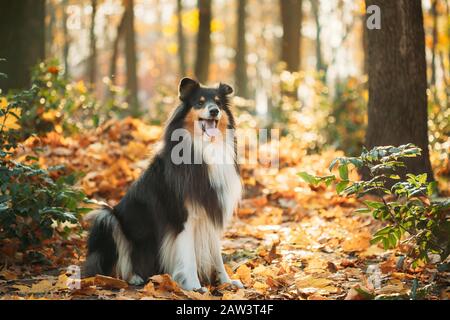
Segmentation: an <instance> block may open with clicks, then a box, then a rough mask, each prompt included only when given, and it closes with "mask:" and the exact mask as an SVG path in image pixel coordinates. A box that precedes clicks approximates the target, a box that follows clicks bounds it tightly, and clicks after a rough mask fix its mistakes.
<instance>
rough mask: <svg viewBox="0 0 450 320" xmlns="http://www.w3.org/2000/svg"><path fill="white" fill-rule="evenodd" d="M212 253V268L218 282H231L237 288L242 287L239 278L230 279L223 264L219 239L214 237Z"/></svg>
mask: <svg viewBox="0 0 450 320" xmlns="http://www.w3.org/2000/svg"><path fill="white" fill-rule="evenodd" d="M211 253H212V255H213V259H214V268H215V271H216V275H217V279H218V280H219V283H220V284H222V283H231V284H232V285H235V286H237V287H238V288H243V287H244V286H243V284H242V282H241V281H239V280H231V279H230V276H229V275H228V273H227V271H226V270H225V265H224V264H223V258H222V251H221V245H220V239H219V238H217V239H215V243H214V245H213V246H212V252H211Z"/></svg>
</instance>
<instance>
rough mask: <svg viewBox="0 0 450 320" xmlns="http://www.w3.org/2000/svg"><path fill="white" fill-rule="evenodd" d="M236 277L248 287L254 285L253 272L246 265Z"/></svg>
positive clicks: (239, 270) (240, 267)
mask: <svg viewBox="0 0 450 320" xmlns="http://www.w3.org/2000/svg"><path fill="white" fill-rule="evenodd" d="M235 275H236V276H237V277H238V278H239V279H240V280H241V281H242V282H243V283H244V284H246V285H250V284H251V283H252V273H251V270H250V268H249V267H247V266H246V265H245V264H243V265H241V266H239V268H238V269H237V270H236V273H235Z"/></svg>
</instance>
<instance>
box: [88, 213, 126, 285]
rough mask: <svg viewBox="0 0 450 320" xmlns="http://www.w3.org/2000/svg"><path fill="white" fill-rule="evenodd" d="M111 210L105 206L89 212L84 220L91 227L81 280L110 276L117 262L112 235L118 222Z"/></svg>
mask: <svg viewBox="0 0 450 320" xmlns="http://www.w3.org/2000/svg"><path fill="white" fill-rule="evenodd" d="M112 210H113V209H112V208H110V207H106V206H105V207H104V208H102V209H99V210H94V211H91V212H90V213H89V214H87V215H86V216H85V218H84V220H85V221H87V222H92V227H91V231H90V234H89V239H88V254H87V258H86V262H85V263H84V265H83V268H82V271H81V275H82V277H83V278H87V277H92V276H95V275H97V274H101V275H110V274H111V273H112V270H113V268H114V265H115V264H116V262H117V257H118V254H117V247H116V243H115V241H114V234H113V233H114V229H115V228H116V226H117V224H118V221H117V220H116V217H115V216H114V215H113V214H112Z"/></svg>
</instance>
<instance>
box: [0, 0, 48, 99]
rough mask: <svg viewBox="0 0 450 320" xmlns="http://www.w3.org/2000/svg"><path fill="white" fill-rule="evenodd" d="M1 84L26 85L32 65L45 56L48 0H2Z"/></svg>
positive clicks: (19, 86) (4, 88)
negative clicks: (46, 3) (2, 75)
mask: <svg viewBox="0 0 450 320" xmlns="http://www.w3.org/2000/svg"><path fill="white" fill-rule="evenodd" d="M0 39H1V42H2V43H1V45H0V59H6V61H0V72H3V73H6V74H7V75H8V79H3V78H0V88H1V89H2V90H3V91H4V92H6V91H8V90H10V89H25V88H27V87H29V85H30V80H31V72H30V71H31V68H32V67H33V66H35V65H36V64H37V63H38V62H40V61H42V60H43V59H45V0H14V1H0Z"/></svg>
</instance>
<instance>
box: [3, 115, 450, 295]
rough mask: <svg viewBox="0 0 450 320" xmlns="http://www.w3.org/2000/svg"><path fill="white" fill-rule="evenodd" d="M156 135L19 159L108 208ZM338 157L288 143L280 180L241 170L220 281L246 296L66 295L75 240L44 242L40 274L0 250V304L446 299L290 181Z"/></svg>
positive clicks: (328, 197) (226, 290)
mask: <svg viewBox="0 0 450 320" xmlns="http://www.w3.org/2000/svg"><path fill="white" fill-rule="evenodd" d="M161 133H162V129H161V127H157V126H148V125H146V124H144V123H142V122H141V121H139V120H136V119H130V118H128V119H125V120H122V121H111V122H109V123H106V124H105V125H103V126H102V127H101V128H99V129H97V130H95V131H94V132H87V133H82V134H78V135H74V136H72V137H69V138H64V137H63V136H62V135H60V134H58V133H51V134H49V135H48V136H47V137H45V138H41V139H37V138H33V139H29V140H28V141H27V142H26V143H25V144H24V147H23V150H22V151H21V152H20V153H19V154H18V157H19V158H20V157H24V156H25V155H26V154H30V153H33V150H34V149H35V148H36V147H40V148H42V150H43V151H42V152H41V153H40V154H39V161H40V163H41V164H42V165H43V166H50V165H55V164H65V165H66V166H67V167H68V168H69V170H73V171H82V172H85V173H86V174H85V175H84V176H83V177H82V178H81V181H80V187H81V188H82V189H83V190H84V191H85V192H86V194H87V195H88V196H89V197H90V198H92V199H97V200H99V201H106V202H108V203H110V204H112V205H114V204H115V203H116V202H117V201H118V200H119V199H120V197H121V196H123V194H124V193H125V192H126V189H127V186H128V185H129V184H130V183H131V182H132V181H134V180H135V179H136V178H137V177H138V176H139V174H140V173H141V172H142V170H143V169H144V168H145V167H146V165H147V163H148V158H149V156H150V154H151V151H152V150H153V149H154V146H155V143H156V142H157V141H158V139H159V138H160V136H161ZM143 150H145V151H146V152H143ZM340 155H342V154H341V153H339V152H335V151H328V152H323V153H322V154H318V155H307V153H306V151H305V150H303V149H301V148H299V147H298V146H297V145H296V144H294V143H293V142H292V141H290V140H288V139H286V140H281V148H280V164H281V166H280V169H279V170H278V171H275V170H274V169H271V168H265V167H261V166H259V167H247V166H243V167H242V178H243V181H244V184H245V195H244V199H243V201H242V204H241V206H240V208H239V210H238V212H237V214H236V216H235V217H234V218H233V221H232V223H231V225H230V226H229V228H228V229H227V231H226V232H225V235H224V240H223V255H224V259H225V262H226V267H227V271H228V272H229V273H230V275H231V276H232V278H235V279H240V280H241V281H242V282H243V283H244V286H245V288H244V289H237V288H234V287H230V286H227V285H223V286H219V287H213V286H210V287H209V288H208V289H209V291H208V292H207V293H204V294H201V293H197V292H187V291H184V290H182V289H180V288H179V287H178V286H177V285H176V284H175V283H174V282H173V281H172V280H171V279H170V277H168V276H167V275H158V276H154V277H152V278H151V279H150V281H149V282H148V284H147V285H145V286H142V287H131V286H128V285H127V284H126V283H124V282H123V281H121V280H118V279H113V278H109V277H99V276H98V277H95V278H89V279H84V280H82V281H81V282H75V285H76V288H72V287H71V286H69V287H70V288H69V287H68V285H67V284H68V280H69V277H70V276H71V275H70V274H69V273H67V270H68V269H67V268H68V267H69V266H70V265H78V266H79V265H81V264H82V262H83V261H84V258H85V253H86V236H87V232H86V231H83V232H82V233H81V234H79V235H78V236H73V237H72V238H71V239H69V240H61V239H52V240H50V241H48V242H46V243H45V249H41V252H43V253H44V255H45V257H46V264H42V263H39V264H29V263H26V262H25V255H24V254H23V253H18V252H16V251H15V247H14V245H13V243H11V244H10V245H9V246H8V245H5V246H3V247H2V248H1V249H0V257H2V261H0V262H1V264H2V266H3V268H1V267H0V299H308V300H327V299H349V300H361V299H373V298H375V297H377V298H390V299H393V298H403V299H408V298H409V297H410V294H411V289H412V287H413V286H416V285H417V287H418V288H419V289H420V288H422V289H420V290H417V291H416V292H417V293H423V297H425V298H427V299H449V298H450V289H449V284H450V276H449V273H442V272H437V270H436V269H435V267H434V266H433V265H431V264H430V265H422V266H419V267H417V268H415V269H413V268H411V267H410V265H409V263H408V260H407V259H404V258H403V253H404V252H405V251H406V250H408V248H407V247H406V246H401V247H400V248H399V249H396V250H389V251H386V250H383V249H382V248H381V247H379V246H378V245H371V244H370V239H371V234H372V233H373V231H374V230H375V229H376V228H377V227H379V222H376V221H375V220H374V219H373V218H372V217H371V216H367V215H361V214H356V213H354V212H353V211H354V210H355V208H357V207H359V206H360V203H359V202H358V201H356V200H355V199H349V198H343V197H339V196H337V195H336V194H335V192H334V191H333V190H330V189H325V188H322V187H318V188H314V189H313V188H312V187H310V186H308V185H307V184H305V183H304V182H303V181H302V180H301V179H300V178H299V177H298V173H299V172H301V171H306V172H311V173H316V174H326V168H328V164H329V163H330V162H331V160H332V159H333V158H335V157H336V156H340ZM354 174H355V173H354ZM3 260H4V261H3ZM69 269H70V268H69Z"/></svg>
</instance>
